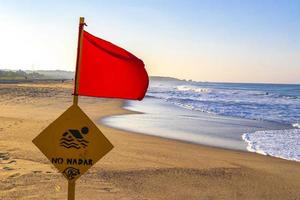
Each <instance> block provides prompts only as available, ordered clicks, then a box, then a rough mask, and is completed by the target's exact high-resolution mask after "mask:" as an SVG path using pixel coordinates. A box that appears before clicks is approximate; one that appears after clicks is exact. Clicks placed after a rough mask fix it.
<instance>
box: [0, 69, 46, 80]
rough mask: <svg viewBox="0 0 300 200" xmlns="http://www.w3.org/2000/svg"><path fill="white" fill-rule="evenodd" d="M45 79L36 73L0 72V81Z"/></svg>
mask: <svg viewBox="0 0 300 200" xmlns="http://www.w3.org/2000/svg"><path fill="white" fill-rule="evenodd" d="M42 78H45V76H44V75H43V74H39V73H36V72H30V73H26V72H25V71H22V70H18V71H7V70H0V80H28V79H42Z"/></svg>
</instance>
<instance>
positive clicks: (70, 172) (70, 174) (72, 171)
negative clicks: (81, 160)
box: [63, 167, 80, 180]
mask: <svg viewBox="0 0 300 200" xmlns="http://www.w3.org/2000/svg"><path fill="white" fill-rule="evenodd" d="M63 174H64V175H65V177H67V178H68V179H69V180H72V179H74V178H75V177H76V176H77V175H79V174H80V171H79V169H76V168H74V167H68V168H66V169H65V170H64V171H63Z"/></svg>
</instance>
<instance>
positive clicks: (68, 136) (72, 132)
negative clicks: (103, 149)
mask: <svg viewBox="0 0 300 200" xmlns="http://www.w3.org/2000/svg"><path fill="white" fill-rule="evenodd" d="M88 132H89V128H88V127H82V128H81V130H77V129H69V130H68V131H66V132H64V133H63V135H62V137H61V139H60V143H59V144H60V146H62V147H65V148H68V149H70V148H75V149H80V148H86V147H87V146H88V143H89V142H88V141H86V140H85V139H84V137H85V136H86V135H87V134H88Z"/></svg>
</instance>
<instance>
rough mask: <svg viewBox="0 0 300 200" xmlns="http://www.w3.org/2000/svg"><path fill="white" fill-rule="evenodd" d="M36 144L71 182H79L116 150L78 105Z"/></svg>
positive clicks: (73, 106) (41, 134) (43, 134)
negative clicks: (101, 160)
mask: <svg viewBox="0 0 300 200" xmlns="http://www.w3.org/2000/svg"><path fill="white" fill-rule="evenodd" d="M33 143H34V144H35V145H36V146H37V147H38V148H39V149H40V150H41V151H42V153H43V154H45V156H46V157H47V158H48V159H49V160H50V162H51V163H52V164H53V165H54V166H55V167H56V168H57V169H58V170H59V172H61V173H62V174H63V175H64V176H65V177H66V178H67V179H68V180H69V181H75V180H76V179H78V178H79V177H80V176H81V175H82V174H84V173H85V172H86V171H87V170H88V169H89V168H90V167H92V166H93V165H94V164H95V163H96V162H97V161H98V160H99V159H101V158H102V157H103V156H104V155H105V154H106V153H108V152H109V151H110V150H111V149H112V148H113V146H112V144H111V143H110V142H109V141H108V139H107V138H106V137H105V136H104V135H103V134H102V133H101V131H100V130H99V129H98V128H97V126H96V125H95V124H94V123H93V122H92V121H91V120H90V119H89V117H88V116H87V115H86V114H85V113H84V112H83V111H82V110H81V109H80V108H79V106H78V105H72V106H71V107H70V108H68V109H67V110H66V111H65V112H64V113H63V114H62V115H61V116H60V117H59V118H57V119H56V120H55V121H54V122H52V123H51V124H50V125H49V126H48V127H47V128H46V129H45V130H44V131H42V132H41V133H40V134H39V135H38V136H37V137H36V138H35V139H34V140H33Z"/></svg>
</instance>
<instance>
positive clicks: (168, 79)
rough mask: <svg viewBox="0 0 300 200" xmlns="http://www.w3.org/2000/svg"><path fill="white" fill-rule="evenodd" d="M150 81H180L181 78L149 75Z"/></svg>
mask: <svg viewBox="0 0 300 200" xmlns="http://www.w3.org/2000/svg"><path fill="white" fill-rule="evenodd" d="M150 81H182V80H180V79H177V78H173V77H165V76H150Z"/></svg>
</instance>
